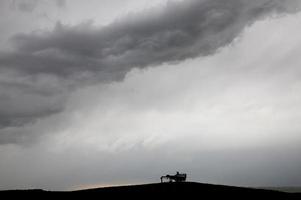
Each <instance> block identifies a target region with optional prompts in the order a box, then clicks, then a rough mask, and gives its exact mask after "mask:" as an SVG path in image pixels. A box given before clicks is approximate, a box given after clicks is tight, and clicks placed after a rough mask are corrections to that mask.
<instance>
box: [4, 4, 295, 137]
mask: <svg viewBox="0 0 301 200" xmlns="http://www.w3.org/2000/svg"><path fill="white" fill-rule="evenodd" d="M34 2H35V1H32V2H31V1H30V3H34ZM30 5H31V4H30ZM32 5H34V4H32ZM59 5H61V4H60V3H59ZM21 8H23V10H24V9H25V10H26V11H30V9H31V8H32V9H34V7H33V6H30V7H28V6H25V7H24V6H21ZM299 8H300V2H299V1H298V0H256V1H247V0H229V1H223V0H188V1H183V2H170V3H167V5H166V6H165V7H164V8H158V9H151V10H149V11H146V12H143V13H136V14H131V15H128V16H125V17H124V18H121V19H118V20H116V21H115V22H114V23H112V24H110V25H107V26H103V27H96V26H93V23H91V22H86V23H81V24H79V25H75V26H68V25H63V24H61V23H59V22H58V23H57V25H56V26H55V28H54V29H53V30H51V31H46V30H45V31H37V32H32V33H29V34H18V35H15V36H14V37H13V38H12V40H11V42H12V45H13V48H12V49H10V50H2V51H1V53H0V71H1V75H0V82H1V90H0V92H1V96H0V111H1V115H0V127H1V129H0V131H1V132H2V134H1V137H0V143H10V142H16V141H18V137H19V135H18V134H11V135H10V134H7V133H9V132H10V131H8V130H11V128H13V127H22V126H27V125H28V124H30V123H34V122H35V121H36V120H39V119H41V118H43V117H48V116H51V115H53V114H55V113H59V112H61V111H62V110H64V108H65V106H66V105H65V102H66V100H67V99H68V97H69V95H70V93H72V91H74V90H75V89H77V88H80V87H83V86H86V85H90V84H94V83H110V82H112V81H121V80H123V78H124V77H125V75H126V74H127V73H128V72H129V71H131V70H132V69H133V68H145V67H149V66H155V65H160V64H162V63H166V62H179V61H183V60H185V59H187V58H195V57H197V56H207V55H211V54H214V53H215V52H216V51H218V49H219V48H221V47H224V46H225V45H228V44H230V43H231V42H233V40H234V39H235V38H237V37H238V36H239V35H240V34H241V32H242V31H243V30H244V29H245V27H247V26H249V25H250V24H252V23H253V22H255V21H256V20H259V19H262V18H264V17H267V16H271V15H275V14H286V13H295V12H297V11H299ZM25 10H24V11H25ZM23 137H24V135H22V138H23ZM25 137H26V136H25Z"/></svg>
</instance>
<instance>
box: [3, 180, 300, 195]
mask: <svg viewBox="0 0 301 200" xmlns="http://www.w3.org/2000/svg"><path fill="white" fill-rule="evenodd" d="M1 193H2V194H3V195H9V196H10V195H14V194H17V195H22V196H23V197H26V196H40V197H43V196H45V197H48V196H68V197H84V198H87V197H90V196H91V197H92V196H93V197H99V198H103V197H121V198H131V199H133V198H139V199H144V198H162V197H194V199H195V198H197V199H211V198H217V197H219V199H220V197H222V198H237V199H250V198H251V199H257V198H258V199H262V198H269V199H301V194H300V193H285V192H279V191H272V190H263V189H252V188H241V187H232V186H222V185H210V184H202V183H194V182H182V183H155V184H145V185H132V186H117V187H106V188H95V189H88V190H79V191H73V192H50V191H44V190H20V191H2V192H1ZM4 193H5V194H4Z"/></svg>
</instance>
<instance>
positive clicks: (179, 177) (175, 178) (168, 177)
mask: <svg viewBox="0 0 301 200" xmlns="http://www.w3.org/2000/svg"><path fill="white" fill-rule="evenodd" d="M186 177H187V175H186V174H180V173H179V172H177V173H176V174H175V175H169V174H167V175H166V176H161V178H160V179H161V183H163V180H164V179H166V180H167V181H168V182H184V181H186Z"/></svg>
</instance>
